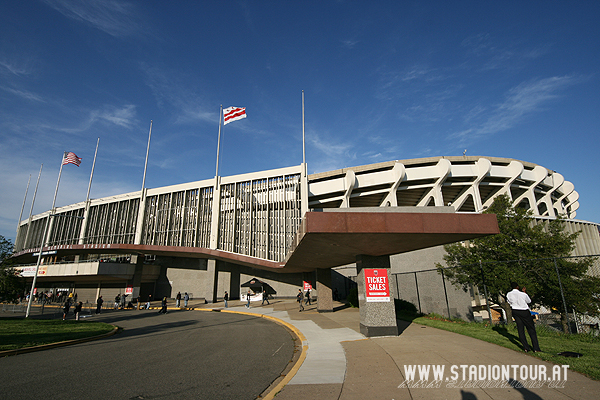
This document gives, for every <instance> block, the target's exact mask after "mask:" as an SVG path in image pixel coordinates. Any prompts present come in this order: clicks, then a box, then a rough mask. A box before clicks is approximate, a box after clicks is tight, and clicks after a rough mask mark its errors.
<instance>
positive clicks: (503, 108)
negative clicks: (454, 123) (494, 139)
mask: <svg viewBox="0 0 600 400" xmlns="http://www.w3.org/2000/svg"><path fill="white" fill-rule="evenodd" d="M579 81H580V78H576V77H573V76H554V77H551V78H544V79H536V80H532V81H527V82H523V83H521V84H519V85H517V86H515V87H514V88H512V89H510V90H509V91H508V93H507V95H506V99H505V100H504V102H502V103H501V104H498V105H497V106H496V107H495V108H494V109H493V110H492V111H491V113H490V114H487V118H486V119H484V120H483V121H482V122H480V123H479V124H475V125H474V126H472V127H470V128H468V129H465V130H463V131H461V132H458V133H455V134H453V135H452V136H451V137H459V138H462V139H465V138H467V137H473V136H481V135H489V134H494V133H498V132H502V131H505V130H507V129H511V128H512V127H514V126H515V125H517V124H518V123H519V122H521V121H522V120H523V119H524V118H525V117H526V116H527V115H530V114H533V113H535V112H538V111H540V110H542V109H543V106H544V104H546V103H547V102H549V101H550V100H553V99H556V98H558V97H559V93H558V92H559V91H560V90H562V89H564V88H566V87H568V86H571V85H574V84H575V83H577V82H579ZM483 111H484V110H483V109H481V108H478V107H475V108H474V109H473V110H472V112H470V113H468V114H467V117H468V119H467V121H474V120H476V119H477V117H480V116H481V117H483V116H484V115H486V114H485V113H484V112H483Z"/></svg>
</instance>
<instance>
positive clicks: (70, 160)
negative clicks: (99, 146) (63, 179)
mask: <svg viewBox="0 0 600 400" xmlns="http://www.w3.org/2000/svg"><path fill="white" fill-rule="evenodd" d="M66 164H75V165H77V166H78V167H79V165H81V158H79V157H77V154H75V153H73V152H72V151H69V152H66V151H65V155H64V157H63V163H62V165H66Z"/></svg>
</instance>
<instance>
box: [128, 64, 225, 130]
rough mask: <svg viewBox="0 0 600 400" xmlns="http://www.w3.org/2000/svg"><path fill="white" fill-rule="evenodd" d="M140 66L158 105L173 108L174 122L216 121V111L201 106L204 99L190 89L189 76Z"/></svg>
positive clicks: (145, 65) (190, 80) (190, 79)
mask: <svg viewBox="0 0 600 400" xmlns="http://www.w3.org/2000/svg"><path fill="white" fill-rule="evenodd" d="M140 68H141V69H142V71H143V72H144V74H145V77H146V78H145V81H146V84H147V85H148V86H149V87H150V89H151V90H152V93H153V94H154V97H155V98H156V102H157V104H158V106H159V107H164V106H170V107H173V108H175V110H176V111H175V113H174V114H175V118H174V120H175V122H176V123H190V122H196V121H199V120H200V121H211V122H212V121H218V118H219V117H218V115H217V113H216V112H214V111H208V109H207V107H205V106H203V103H204V101H203V100H202V99H201V98H200V97H199V96H198V95H197V94H196V93H195V92H194V91H193V90H192V89H190V85H191V83H190V82H192V81H193V79H192V78H191V77H188V76H185V75H184V74H182V73H181V72H178V73H169V72H167V71H164V70H162V69H161V68H159V67H151V66H149V65H147V64H141V65H140ZM175 77H178V78H175Z"/></svg>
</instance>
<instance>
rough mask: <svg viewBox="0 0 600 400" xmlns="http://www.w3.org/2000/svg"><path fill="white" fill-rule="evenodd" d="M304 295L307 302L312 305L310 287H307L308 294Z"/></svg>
mask: <svg viewBox="0 0 600 400" xmlns="http://www.w3.org/2000/svg"><path fill="white" fill-rule="evenodd" d="M304 297H306V304H308V305H309V306H310V305H311V303H310V289H306V294H305V295H304Z"/></svg>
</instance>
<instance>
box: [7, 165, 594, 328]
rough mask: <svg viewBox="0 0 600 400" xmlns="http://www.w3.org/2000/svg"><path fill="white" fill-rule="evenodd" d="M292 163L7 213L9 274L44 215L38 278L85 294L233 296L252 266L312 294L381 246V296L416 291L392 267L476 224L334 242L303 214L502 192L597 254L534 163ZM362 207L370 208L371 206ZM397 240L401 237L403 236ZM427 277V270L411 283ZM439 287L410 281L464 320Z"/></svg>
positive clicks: (447, 211)
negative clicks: (385, 278)
mask: <svg viewBox="0 0 600 400" xmlns="http://www.w3.org/2000/svg"><path fill="white" fill-rule="evenodd" d="M306 170H307V168H306V164H301V165H298V166H292V167H287V168H281V169H275V170H268V171H259V172H254V173H248V174H243V175H235V176H227V177H216V178H213V179H207V180H202V181H196V182H190V183H184V184H177V185H172V186H165V187H160V188H151V189H144V190H142V191H137V192H132V193H125V194H121V195H116V196H110V197H105V198H100V199H92V200H89V201H87V202H81V203H76V204H71V205H68V206H65V207H60V208H57V209H55V210H49V211H46V212H44V213H41V214H38V215H35V216H32V217H31V218H30V219H27V220H24V221H21V222H20V223H19V228H18V231H17V237H16V240H15V252H14V257H16V259H17V260H18V262H19V270H20V271H21V274H22V275H23V276H25V277H28V278H29V279H31V277H32V276H33V275H34V274H35V262H36V259H37V253H38V252H39V251H40V247H41V246H42V240H43V237H44V233H45V232H44V230H45V226H46V222H48V234H47V236H46V237H47V239H46V243H45V246H44V252H43V257H42V258H43V261H42V265H41V267H40V270H39V273H38V278H37V288H38V290H42V291H54V292H55V293H56V292H57V291H69V292H72V291H73V292H76V293H77V294H78V296H79V299H80V300H82V301H88V302H90V303H93V302H95V299H96V298H98V296H100V295H103V296H104V298H105V299H111V298H112V297H114V296H115V295H116V294H118V293H121V294H122V293H128V294H130V295H131V296H132V297H133V298H137V297H138V296H140V297H141V298H142V299H144V300H145V299H146V298H147V296H148V295H152V296H153V297H154V298H161V297H163V296H166V297H170V298H173V297H175V294H176V293H178V292H181V293H184V292H187V293H189V294H190V295H191V296H192V297H194V298H203V299H205V300H206V301H207V302H218V301H220V300H221V299H222V296H223V294H224V292H225V291H228V292H229V293H230V294H231V297H232V298H234V299H235V298H238V297H239V296H241V294H242V293H246V289H247V288H246V287H245V286H244V287H242V285H243V284H244V283H246V282H248V281H251V280H253V279H254V278H256V279H258V280H259V281H261V282H264V283H265V284H266V285H269V286H270V287H271V288H272V289H273V291H274V293H275V296H278V297H293V296H295V294H296V293H297V291H298V288H302V285H303V283H304V282H309V283H311V284H312V285H314V283H315V282H316V283H317V285H316V288H315V290H314V295H315V296H318V295H319V291H320V290H321V289H322V288H326V291H325V292H324V291H323V290H321V293H320V294H321V296H323V294H326V296H327V297H329V296H330V293H336V294H337V295H338V296H339V297H342V298H343V297H345V296H346V294H347V293H348V291H349V290H350V289H351V288H352V287H353V286H355V285H356V277H357V275H358V274H357V268H356V263H355V261H356V260H355V258H354V257H355V255H356V254H367V255H369V254H370V253H373V254H372V255H374V256H379V255H381V254H388V255H389V263H390V270H391V274H392V275H393V276H395V281H394V279H391V286H393V287H394V290H393V292H394V293H393V296H394V297H396V298H403V299H405V300H409V301H413V302H415V303H416V297H415V293H414V292H415V291H414V287H412V286H411V285H413V284H412V283H410V284H409V283H407V282H405V279H400V278H399V277H406V276H408V275H407V273H409V272H415V271H423V270H431V269H432V268H434V265H435V263H436V262H442V261H443V258H442V257H443V255H444V250H443V246H442V245H443V244H446V243H450V242H455V241H458V240H468V239H469V238H473V237H477V234H476V232H475V231H474V230H473V228H470V229H471V230H469V231H468V232H467V231H466V230H465V231H464V232H461V233H460V234H459V233H458V232H455V231H453V232H452V235H450V234H447V235H445V236H443V235H437V236H436V235H429V236H427V238H432V237H436V239H422V240H421V239H417V237H420V236H418V235H417V234H415V233H411V234H409V233H410V232H409V231H406V232H403V233H404V234H405V235H404V236H400V233H398V232H396V233H395V234H394V235H392V234H390V235H387V236H381V235H380V236H375V235H371V234H370V233H369V232H367V231H365V230H364V229H363V228H361V227H358V228H357V230H356V231H355V232H354V231H353V232H344V235H338V236H336V240H335V241H334V240H330V239H331V237H330V236H327V235H326V234H325V233H326V231H327V232H329V231H328V230H330V229H333V228H331V226H332V225H330V224H331V223H332V222H327V224H329V225H327V226H324V227H323V228H321V231H320V232H319V233H320V235H318V234H316V233H314V232H313V233H312V234H310V233H311V232H309V231H310V227H308V225H307V224H308V223H309V222H310V221H311V220H310V219H309V218H308V217H309V216H310V217H311V218H313V221H317V220H314V218H317V217H318V218H321V219H320V220H319V221H321V222H320V223H321V224H325V222H326V221H334V219H331V218H332V217H331V216H334V215H336V214H335V213H336V212H338V213H339V212H344V215H348V216H351V217H352V218H354V220H356V221H358V222H357V224H359V225H360V221H368V222H365V223H366V224H367V225H368V224H369V223H370V220H371V219H373V218H375V216H376V217H377V218H380V217H381V218H382V221H384V222H385V220H386V218H388V217H387V216H389V218H392V216H393V214H394V213H393V212H401V213H402V215H409V214H411V213H414V214H415V216H416V215H419V216H420V215H424V216H425V217H426V218H429V219H433V221H434V225H435V221H439V224H440V225H444V224H446V222H444V221H446V220H447V221H450V219H449V218H450V217H453V218H460V221H470V219H469V218H472V217H473V216H479V217H484V216H486V215H482V214H481V213H482V211H484V210H485V209H486V208H487V207H489V206H490V205H491V203H492V202H493V200H494V198H495V197H496V196H499V195H502V194H506V195H508V196H509V197H510V198H511V199H512V202H513V204H514V205H515V206H518V207H524V208H526V209H528V210H531V212H532V213H533V215H534V216H535V218H536V219H537V220H544V219H552V218H556V217H557V216H561V217H563V218H564V223H565V225H566V229H567V230H568V231H570V232H576V231H580V232H581V234H580V235H579V237H578V239H577V243H576V249H575V254H573V255H591V254H600V237H599V234H598V224H596V223H593V222H587V221H580V220H577V219H576V215H577V209H578V207H579V203H578V197H579V195H578V193H577V192H576V191H575V188H574V185H573V184H572V183H571V182H569V181H567V180H565V178H564V177H563V176H562V175H561V174H560V173H557V172H555V171H552V170H550V169H548V168H545V167H543V166H540V165H536V164H533V163H529V162H525V161H519V160H514V159H510V158H496V157H477V156H462V157H461V156H458V157H431V158H419V159H410V160H395V161H388V162H382V163H377V164H371V165H364V166H357V167H350V168H344V169H339V170H334V171H329V172H322V173H317V174H312V175H308V174H307V173H306ZM369 212H371V213H375V214H373V218H370V217H369V214H368V213H369ZM423 213H425V214H423ZM426 213H429V214H430V215H429V216H427V214H426ZM365 216H366V217H365ZM325 217H327V218H329V219H324V218H325ZM359 217H360V218H363V219H360V218H359ZM425 217H424V218H425ZM415 218H416V217H415ZM48 219H50V220H49V221H48ZM375 219H376V218H375ZM408 220H410V218H409V219H408ZM408 220H407V221H408ZM478 221H483V220H481V219H479V220H478ZM494 221H495V219H494ZM448 223H449V222H448ZM307 227H308V228H307ZM367 230H368V229H367ZM429 233H430V232H429ZM305 235H306V236H305ZM442 236H443V237H442ZM384 237H385V238H386V239H385V240H384V239H382V238H384ZM424 237H425V236H423V238H424ZM387 238H389V240H388V239H387ZM311 240H312V244H311V246H308V245H307V244H306V243H311V242H310V241H311ZM328 241H330V242H328ZM408 242H411V243H413V244H411V245H404V244H405V243H408ZM383 247H385V250H384V249H383ZM415 279H416V273H415ZM439 280H440V277H439V275H438V274H437V273H432V274H430V276H429V277H428V278H427V279H424V280H423V279H422V282H421V283H420V284H421V285H422V284H427V282H428V281H432V282H433V281H435V282H439ZM319 284H321V286H319ZM413 286H414V285H413ZM434 286H435V285H434ZM434 286H432V288H433V287H434ZM435 287H437V288H439V286H435ZM444 291H446V293H445V294H444V293H443V292H441V291H440V290H439V289H435V290H434V289H432V290H431V291H430V293H421V294H420V297H419V298H418V301H419V307H420V308H421V309H422V311H423V312H439V313H442V312H441V310H445V309H446V308H447V309H448V312H449V313H450V314H453V315H454V316H457V317H461V318H467V319H473V315H474V314H473V313H474V311H473V310H474V308H473V307H474V306H475V304H476V301H475V300H474V296H475V293H473V292H471V293H464V292H463V291H461V290H457V289H455V288H454V287H452V286H451V285H448V287H447V288H446V285H445V283H444ZM416 295H417V296H419V294H418V289H417V294H416ZM444 296H445V300H444ZM448 299H450V300H448ZM449 304H452V307H450V306H449ZM328 307H329V308H330V307H331V306H328ZM444 313H445V312H444Z"/></svg>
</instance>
